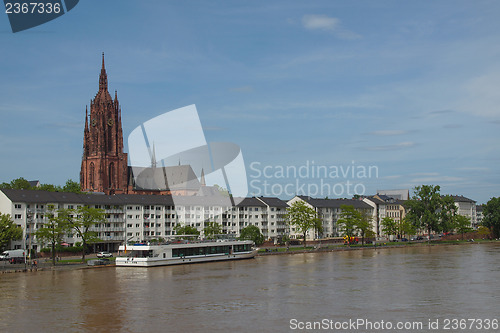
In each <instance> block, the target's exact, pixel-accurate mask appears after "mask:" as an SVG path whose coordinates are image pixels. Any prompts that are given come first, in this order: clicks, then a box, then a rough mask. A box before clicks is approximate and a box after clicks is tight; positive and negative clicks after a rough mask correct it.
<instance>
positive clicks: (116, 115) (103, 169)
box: [80, 54, 128, 194]
mask: <svg viewBox="0 0 500 333" xmlns="http://www.w3.org/2000/svg"><path fill="white" fill-rule="evenodd" d="M127 185H128V159H127V154H126V153H124V152H123V131H122V123H121V109H120V105H119V103H118V97H117V93H116V91H115V98H114V99H112V98H111V95H110V94H109V91H108V76H107V74H106V68H105V66H104V54H103V55H102V68H101V74H100V75H99V90H98V91H97V94H96V95H95V97H94V99H92V100H91V102H90V114H88V110H85V129H84V133H83V154H82V165H81V170H80V187H81V190H82V191H84V192H103V193H106V194H114V193H117V194H121V193H127Z"/></svg>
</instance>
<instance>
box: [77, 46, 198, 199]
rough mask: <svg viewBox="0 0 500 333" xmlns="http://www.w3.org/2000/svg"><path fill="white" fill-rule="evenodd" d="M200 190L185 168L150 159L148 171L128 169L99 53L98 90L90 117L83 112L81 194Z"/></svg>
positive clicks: (118, 109)
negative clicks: (162, 163) (162, 165)
mask: <svg viewBox="0 0 500 333" xmlns="http://www.w3.org/2000/svg"><path fill="white" fill-rule="evenodd" d="M153 150H154V148H153ZM152 156H153V157H154V151H153V153H152ZM153 159H154V158H153ZM200 187H201V184H200V181H199V180H198V178H197V177H196V175H195V173H194V172H193V170H192V168H191V166H189V165H178V166H165V167H157V166H156V161H154V160H152V161H151V167H148V168H137V167H133V168H132V167H129V166H128V159H127V153H125V152H124V150H123V130H122V122H121V107H120V104H119V102H118V97H117V92H116V91H115V97H114V99H113V98H112V97H111V95H110V94H109V91H108V76H107V73H106V68H105V66H104V54H103V55H102V67H101V73H100V75H99V90H98V91H97V94H96V95H95V97H94V99H93V100H91V102H90V114H89V112H88V109H86V110H85V128H84V134H83V154H82V164H81V169H80V188H81V191H82V192H98V193H105V194H160V195H165V194H174V195H194V194H196V193H197V192H198V191H199V190H200Z"/></svg>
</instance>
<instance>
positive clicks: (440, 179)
mask: <svg viewBox="0 0 500 333" xmlns="http://www.w3.org/2000/svg"><path fill="white" fill-rule="evenodd" d="M463 180H464V178H460V177H449V176H436V177H424V178H415V179H412V180H411V182H413V183H436V184H439V183H443V182H460V181H463Z"/></svg>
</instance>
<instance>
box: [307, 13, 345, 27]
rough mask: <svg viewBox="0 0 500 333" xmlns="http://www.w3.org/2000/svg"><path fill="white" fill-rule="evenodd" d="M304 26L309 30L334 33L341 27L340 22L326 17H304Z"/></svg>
mask: <svg viewBox="0 0 500 333" xmlns="http://www.w3.org/2000/svg"><path fill="white" fill-rule="evenodd" d="M302 25H303V26H304V28H306V29H308V30H327V31H334V30H335V29H336V28H337V27H338V26H339V25H340V20H339V19H338V18H335V17H328V16H326V15H304V16H303V17H302Z"/></svg>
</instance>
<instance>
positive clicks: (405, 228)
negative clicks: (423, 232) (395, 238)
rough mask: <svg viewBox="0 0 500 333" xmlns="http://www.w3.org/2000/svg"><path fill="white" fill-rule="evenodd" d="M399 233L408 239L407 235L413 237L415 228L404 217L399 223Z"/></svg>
mask: <svg viewBox="0 0 500 333" xmlns="http://www.w3.org/2000/svg"><path fill="white" fill-rule="evenodd" d="M399 233H400V234H401V235H405V236H407V237H408V236H409V235H415V234H416V233H417V228H415V226H414V225H413V223H411V222H410V221H408V219H407V218H406V217H405V218H403V219H402V220H401V222H400V223H399Z"/></svg>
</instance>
